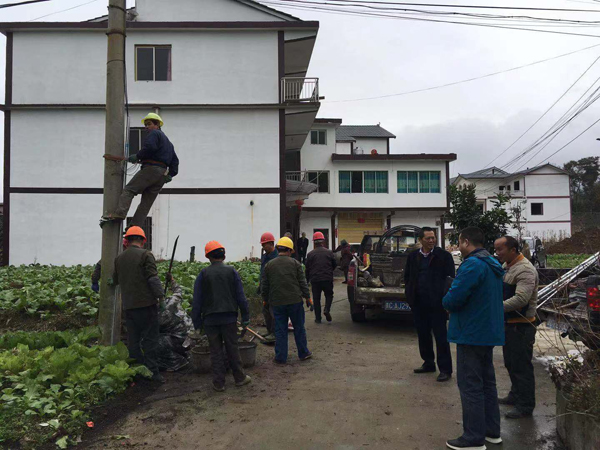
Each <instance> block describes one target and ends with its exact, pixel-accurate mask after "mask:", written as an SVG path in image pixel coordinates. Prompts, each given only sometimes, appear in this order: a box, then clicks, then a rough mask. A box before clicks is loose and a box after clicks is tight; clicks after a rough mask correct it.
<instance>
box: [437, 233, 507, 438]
mask: <svg viewBox="0 0 600 450" xmlns="http://www.w3.org/2000/svg"><path fill="white" fill-rule="evenodd" d="M484 242H485V238H484V235H483V232H482V231H481V230H480V229H479V228H477V227H468V228H465V229H464V230H462V231H461V233H460V236H459V246H458V248H459V250H460V252H461V254H462V256H463V258H464V260H463V263H462V264H461V266H460V267H459V268H458V272H457V274H456V278H455V280H454V282H453V283H452V287H451V288H450V290H449V291H448V293H447V294H446V295H445V297H444V299H443V300H442V304H443V305H444V308H445V309H446V310H447V311H448V312H449V313H450V325H449V327H448V340H449V341H450V342H454V343H455V344H456V354H457V362H456V372H457V380H458V389H459V391H460V399H461V402H462V409H463V430H464V431H463V435H462V436H461V437H459V438H458V439H452V440H449V441H447V442H446V446H447V447H448V448H452V449H470V450H484V449H485V448H486V447H485V442H486V441H487V442H490V443H494V444H499V443H501V442H502V438H501V437H500V408H499V406H498V392H497V389H496V374H495V372H494V361H493V356H494V355H493V350H494V346H497V345H499V346H502V345H504V306H503V302H502V301H503V298H502V278H503V276H504V270H503V269H502V266H501V265H500V263H499V262H498V261H497V260H496V259H495V258H494V257H493V256H492V255H490V254H489V253H488V252H487V251H486V250H485V249H484V248H483V245H484Z"/></svg>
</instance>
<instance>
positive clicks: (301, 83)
mask: <svg viewBox="0 0 600 450" xmlns="http://www.w3.org/2000/svg"><path fill="white" fill-rule="evenodd" d="M281 101H282V102H283V103H318V102H319V79H318V78H300V77H285V78H282V79H281Z"/></svg>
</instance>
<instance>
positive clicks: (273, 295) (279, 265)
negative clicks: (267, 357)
mask: <svg viewBox="0 0 600 450" xmlns="http://www.w3.org/2000/svg"><path fill="white" fill-rule="evenodd" d="M293 250H294V243H293V242H292V240H291V239H290V238H288V237H282V238H281V239H279V241H277V251H278V252H279V256H278V257H277V258H275V259H274V260H272V261H270V262H269V263H268V264H267V265H266V266H265V270H264V271H263V274H262V279H261V295H262V297H263V300H264V301H265V302H267V303H268V304H269V305H271V307H272V308H273V314H274V316H275V338H276V341H275V359H274V362H275V363H277V364H285V363H286V362H287V357H288V320H291V322H292V325H293V327H294V339H295V340H296V347H297V348H298V357H299V358H300V360H301V361H306V360H307V359H309V358H310V357H312V353H311V352H310V351H309V350H308V344H307V342H306V329H305V328H304V306H303V304H302V298H305V299H306V304H307V306H309V305H310V292H309V290H308V284H307V283H306V277H305V276H304V271H303V270H302V264H300V263H299V262H298V261H297V260H295V259H293V258H292V252H293Z"/></svg>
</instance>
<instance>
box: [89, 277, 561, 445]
mask: <svg viewBox="0 0 600 450" xmlns="http://www.w3.org/2000/svg"><path fill="white" fill-rule="evenodd" d="M335 295H336V297H335V301H336V303H335V304H334V308H333V309H332V314H333V318H334V321H333V323H332V324H327V323H323V324H321V325H317V324H315V323H314V320H313V317H312V316H309V315H308V314H307V321H306V324H307V332H308V341H309V348H310V349H311V351H312V352H313V353H314V358H313V359H312V360H309V361H306V362H300V361H298V359H297V355H296V354H295V353H294V352H295V345H294V344H293V337H292V335H291V334H290V350H291V352H292V353H291V355H290V360H289V364H288V365H287V366H284V367H281V366H276V365H275V364H274V363H273V362H272V361H271V360H272V355H273V350H272V348H270V347H264V346H260V347H259V356H258V364H257V366H256V367H255V368H253V369H250V370H249V372H248V373H249V374H250V375H251V376H252V378H253V383H252V384H251V385H249V386H246V387H243V388H236V387H235V386H233V383H232V381H231V380H228V383H229V385H228V386H227V387H228V389H227V391H226V392H225V393H221V394H219V393H215V392H213V390H212V389H211V384H210V377H209V376H208V375H195V374H167V378H168V383H167V384H166V385H164V386H162V387H160V388H159V389H157V390H155V391H154V392H153V393H152V394H150V395H147V393H144V392H142V390H141V388H140V387H139V386H136V388H138V389H137V391H135V388H134V389H133V390H132V392H133V393H130V394H129V395H128V397H126V398H124V399H121V400H120V401H117V402H115V403H113V404H112V407H111V409H110V411H109V412H108V414H107V415H103V414H98V417H96V418H95V420H96V428H95V430H94V431H91V432H89V433H87V434H86V435H85V436H84V442H83V444H82V446H83V447H84V448H92V449H101V448H102V449H105V448H124V447H135V448H157V449H163V448H164V449H198V448H211V449H221V448H245V449H282V448H287V449H340V450H346V449H359V448H360V449H364V448H371V449H372V448H377V449H388V448H389V449H414V450H417V449H423V450H432V449H443V448H445V441H446V439H448V438H455V437H458V436H459V435H460V434H461V431H462V425H461V420H462V417H461V407H460V400H459V394H458V388H457V386H456V379H455V378H453V379H452V381H450V382H448V383H437V382H436V381H435V378H436V374H426V375H415V374H413V368H415V367H418V366H419V365H421V363H422V361H421V360H420V358H419V353H418V348H417V339H416V334H415V332H414V330H413V327H412V325H411V324H406V323H404V324H403V323H402V322H399V321H397V320H390V319H387V320H386V319H383V320H374V321H370V322H368V323H366V324H354V323H352V322H351V320H350V315H349V311H348V303H347V301H346V300H345V299H346V287H345V285H342V284H340V282H339V281H336V288H335ZM453 347H454V346H453ZM499 350H500V349H497V351H496V374H497V377H498V386H499V390H500V393H501V395H504V394H505V393H506V390H507V388H508V387H509V385H508V383H509V380H508V376H507V374H506V370H505V369H504V367H503V365H502V357H501V351H499ZM536 377H537V380H536V381H537V399H538V407H537V409H536V410H535V414H534V417H533V418H531V419H524V420H520V421H516V422H515V421H512V422H511V421H505V420H504V419H503V423H502V426H503V429H502V437H503V438H504V441H505V443H504V445H503V446H502V447H500V446H494V445H491V444H488V449H491V448H504V449H510V450H525V449H527V450H530V449H536V450H541V449H546V450H562V447H561V446H560V445H559V444H557V443H556V436H555V433H554V421H553V414H554V411H555V399H554V396H555V391H554V387H553V385H552V383H551V381H550V379H549V377H548V375H547V374H546V372H545V371H544V369H543V367H542V366H541V365H539V364H536ZM117 436H119V437H123V436H126V437H128V438H127V439H124V440H117V439H116V438H115V437H117Z"/></svg>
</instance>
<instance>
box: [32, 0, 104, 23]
mask: <svg viewBox="0 0 600 450" xmlns="http://www.w3.org/2000/svg"><path fill="white" fill-rule="evenodd" d="M97 1H98V0H91V1H89V2H86V3H81V4H79V5H75V6H72V7H70V8H66V9H61V10H60V11H55V12H53V13H50V14H46V15H44V16H40V17H36V18H35V19H31V20H28V22H33V21H34V20H40V19H43V18H45V17H50V16H53V15H55V14H60V13H62V12H66V11H71V10H72V9H77V8H81V7H82V6H85V5H89V4H90V3H95V2H97Z"/></svg>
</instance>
